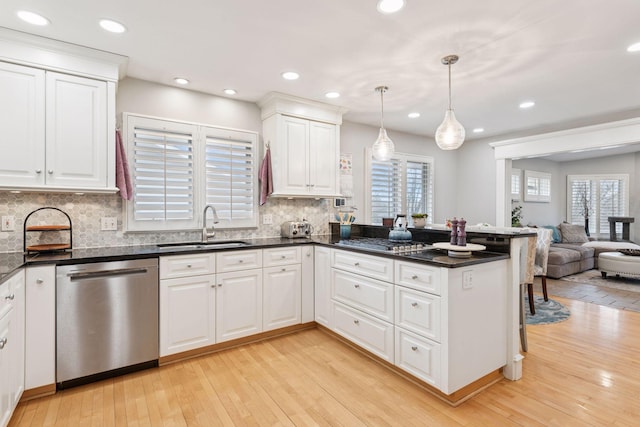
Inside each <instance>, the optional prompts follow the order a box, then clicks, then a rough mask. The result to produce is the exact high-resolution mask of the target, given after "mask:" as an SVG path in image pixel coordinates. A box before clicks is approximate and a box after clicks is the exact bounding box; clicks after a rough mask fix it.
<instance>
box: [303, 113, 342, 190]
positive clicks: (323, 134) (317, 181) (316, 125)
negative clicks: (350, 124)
mask: <svg viewBox="0 0 640 427" xmlns="http://www.w3.org/2000/svg"><path fill="white" fill-rule="evenodd" d="M337 145H338V137H337V127H336V125H332V124H328V123H321V122H313V121H312V122H309V192H310V193H311V194H315V195H325V196H327V195H336V194H338V193H339V191H338V190H339V188H338V164H339V162H340V156H339V151H340V149H339V148H338V146H337Z"/></svg>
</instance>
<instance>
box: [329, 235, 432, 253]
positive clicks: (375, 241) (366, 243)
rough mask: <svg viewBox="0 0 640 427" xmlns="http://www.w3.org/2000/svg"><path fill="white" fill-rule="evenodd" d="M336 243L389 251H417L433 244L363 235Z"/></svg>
mask: <svg viewBox="0 0 640 427" xmlns="http://www.w3.org/2000/svg"><path fill="white" fill-rule="evenodd" d="M336 245H340V246H351V247H355V248H361V249H367V250H370V251H379V252H388V253H416V252H422V251H423V250H425V249H429V248H430V247H431V246H430V245H426V244H424V243H422V242H413V241H407V242H392V241H390V240H388V239H383V238H378V237H362V238H358V239H345V240H340V241H339V242H338V243H336Z"/></svg>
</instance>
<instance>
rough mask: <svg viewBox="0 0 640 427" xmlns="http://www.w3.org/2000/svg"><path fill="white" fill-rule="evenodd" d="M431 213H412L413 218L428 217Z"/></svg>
mask: <svg viewBox="0 0 640 427" xmlns="http://www.w3.org/2000/svg"><path fill="white" fill-rule="evenodd" d="M428 216H429V214H426V213H412V214H411V218H426V217H428Z"/></svg>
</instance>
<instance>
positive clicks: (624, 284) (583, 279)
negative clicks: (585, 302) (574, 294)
mask: <svg viewBox="0 0 640 427" xmlns="http://www.w3.org/2000/svg"><path fill="white" fill-rule="evenodd" d="M558 280H563V281H567V282H576V283H586V284H589V285H594V286H604V287H605V288H613V289H620V290H623V291H630V292H639V293H640V279H637V278H632V277H624V276H620V277H616V276H615V275H607V278H606V279H603V278H602V274H600V271H598V270H587V271H583V272H582V273H578V274H572V275H571V276H565V277H562V278H560V279H558Z"/></svg>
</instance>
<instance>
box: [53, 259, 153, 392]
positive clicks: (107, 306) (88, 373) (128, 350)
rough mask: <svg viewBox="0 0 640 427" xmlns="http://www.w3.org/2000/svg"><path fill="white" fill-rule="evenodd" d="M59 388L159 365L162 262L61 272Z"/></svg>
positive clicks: (82, 266)
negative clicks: (159, 280)
mask: <svg viewBox="0 0 640 427" xmlns="http://www.w3.org/2000/svg"><path fill="white" fill-rule="evenodd" d="M56 276H57V281H56V322H57V323H56V382H57V383H58V388H66V387H72V386H75V385H78V384H84V383H87V382H90V381H95V380H99V379H102V378H107V377H110V376H114V375H119V374H123V373H126V372H132V371H134V370H139V369H144V368H147V367H151V366H157V365H158V348H159V347H158V259H157V258H153V259H141V260H131V261H114V262H102V263H89V264H77V265H67V266H59V267H58V268H57V274H56Z"/></svg>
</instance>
